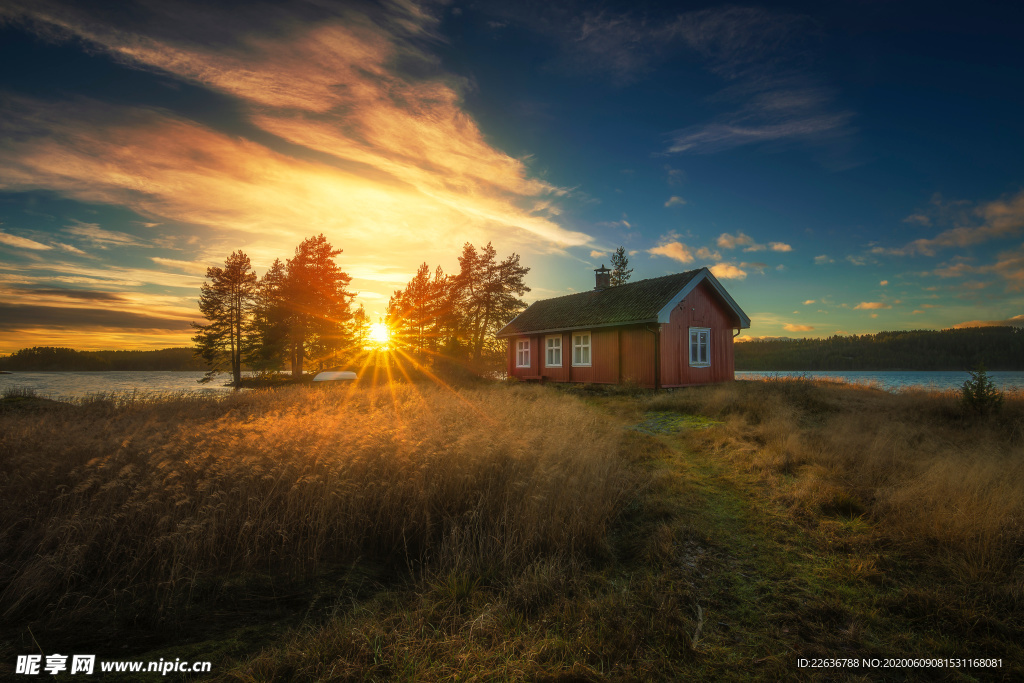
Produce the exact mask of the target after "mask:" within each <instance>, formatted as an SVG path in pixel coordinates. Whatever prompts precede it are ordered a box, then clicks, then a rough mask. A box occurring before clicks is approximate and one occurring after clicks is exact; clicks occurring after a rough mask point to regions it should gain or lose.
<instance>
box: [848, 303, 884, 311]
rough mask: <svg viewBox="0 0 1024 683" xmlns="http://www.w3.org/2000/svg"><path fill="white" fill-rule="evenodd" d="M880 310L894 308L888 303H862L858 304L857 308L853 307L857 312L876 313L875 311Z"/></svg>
mask: <svg viewBox="0 0 1024 683" xmlns="http://www.w3.org/2000/svg"><path fill="white" fill-rule="evenodd" d="M880 308H886V309H888V308H892V306H890V305H889V304H887V303H883V302H881V301H861V302H860V303H859V304H857V305H856V306H854V307H853V310H855V311H874V310H878V309H880Z"/></svg>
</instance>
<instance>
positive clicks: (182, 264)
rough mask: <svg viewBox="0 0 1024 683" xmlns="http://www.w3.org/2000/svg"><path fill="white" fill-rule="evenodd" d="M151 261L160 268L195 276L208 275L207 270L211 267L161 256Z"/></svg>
mask: <svg viewBox="0 0 1024 683" xmlns="http://www.w3.org/2000/svg"><path fill="white" fill-rule="evenodd" d="M150 260H152V261H153V263H155V264H157V265H159V266H166V267H168V268H173V269H174V270H180V271H183V272H186V273H194V274H195V275H206V270H207V268H209V266H208V265H207V264H205V263H201V262H198V261H179V260H177V259H170V258H162V257H160V256H152V257H150Z"/></svg>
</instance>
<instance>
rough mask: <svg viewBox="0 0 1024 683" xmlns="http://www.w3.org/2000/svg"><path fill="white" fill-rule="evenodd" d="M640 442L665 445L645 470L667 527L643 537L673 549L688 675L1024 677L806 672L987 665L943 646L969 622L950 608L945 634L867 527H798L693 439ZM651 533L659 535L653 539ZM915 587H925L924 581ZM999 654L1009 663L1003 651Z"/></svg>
mask: <svg viewBox="0 0 1024 683" xmlns="http://www.w3.org/2000/svg"><path fill="white" fill-rule="evenodd" d="M712 428H713V427H712ZM643 438H649V439H653V440H654V441H656V443H657V445H658V447H657V448H656V449H652V450H653V451H655V452H656V453H657V455H656V456H655V457H653V458H652V459H651V460H650V462H649V464H648V466H649V467H652V468H653V470H654V475H655V481H656V482H657V483H656V485H655V487H654V488H653V489H652V490H651V491H650V492H649V493H648V501H647V505H648V507H649V509H650V510H651V514H652V516H653V517H658V518H660V519H661V521H659V522H654V521H653V519H648V520H647V524H646V526H647V527H648V530H647V531H646V533H651V534H653V535H655V536H658V535H660V536H661V537H662V538H663V539H664V541H663V543H664V544H666V545H667V544H668V543H671V550H669V548H668V547H665V548H664V549H663V552H664V553H665V554H668V553H669V552H671V555H672V561H673V562H675V563H676V564H677V566H678V569H679V571H680V574H681V575H682V576H683V577H685V579H684V580H685V581H687V582H688V583H689V595H690V596H691V598H692V599H693V600H694V603H695V604H694V609H693V611H694V615H693V621H694V627H693V633H692V634H691V636H692V641H693V648H694V650H695V653H696V655H697V656H696V657H695V659H694V661H693V662H692V664H690V665H689V666H687V668H686V673H687V674H688V675H692V676H695V677H699V678H705V679H708V680H711V679H716V680H721V679H733V680H784V679H793V678H797V679H807V680H818V679H821V680H837V679H838V680H934V679H941V680H963V681H973V680H1012V679H1013V678H1014V677H1015V676H1016V675H1017V674H1016V673H1015V671H1019V665H1018V664H1017V663H1016V662H1014V661H1012V660H1007V661H1006V666H1004V668H1002V669H1000V670H977V669H975V670H972V671H961V670H957V669H952V668H943V669H937V668H935V669H926V668H917V669H902V668H895V669H885V668H881V667H878V668H864V667H848V668H846V669H844V670H837V669H828V670H825V669H817V670H814V669H809V668H804V669H800V668H798V665H797V662H798V659H800V658H804V659H808V660H813V659H814V658H854V659H856V660H857V661H858V663H861V662H862V661H863V659H864V658H867V659H879V660H883V661H884V660H885V659H886V658H887V657H888V658H908V657H911V658H912V657H918V658H921V657H929V658H932V657H968V656H971V657H976V656H986V655H985V654H981V653H978V652H977V650H975V651H973V652H972V653H970V654H968V653H965V652H963V650H962V648H961V647H958V646H957V644H956V641H955V640H954V639H953V638H951V637H947V636H946V635H944V633H945V632H949V631H951V630H952V631H953V632H954V633H956V632H957V631H958V630H960V629H962V627H963V626H964V624H963V623H955V622H958V621H960V622H962V621H963V620H965V619H969V618H970V614H969V610H967V611H966V613H961V614H953V612H955V611H956V610H955V608H952V607H953V606H950V607H951V608H952V609H950V610H949V611H950V612H951V613H950V614H949V615H947V616H948V617H949V619H948V620H947V623H943V622H942V620H941V618H940V617H939V615H937V614H929V613H927V611H926V610H922V609H921V608H922V607H923V605H920V604H916V601H915V599H914V598H915V596H917V597H921V596H923V595H926V594H927V588H923V589H922V588H920V587H917V586H914V587H909V588H908V586H907V585H906V580H907V579H908V577H909V576H910V574H911V570H910V568H909V567H907V566H906V565H905V563H906V560H905V559H904V558H901V557H900V556H899V555H898V554H897V553H896V552H895V550H893V549H891V548H889V549H885V548H881V547H879V544H878V543H877V542H876V541H877V539H876V537H875V534H874V533H873V529H872V528H871V527H870V525H869V524H868V523H867V522H866V521H864V520H862V519H861V518H859V517H842V516H832V517H828V516H824V515H823V516H822V517H820V518H817V519H814V520H810V521H808V520H799V521H798V519H797V518H796V517H795V516H794V514H793V513H792V512H791V511H789V510H787V509H786V508H785V507H783V506H782V505H780V504H779V503H777V502H774V501H772V500H771V499H770V497H769V495H768V492H767V491H766V489H765V487H764V485H763V484H762V483H761V482H760V481H759V480H758V479H757V477H756V475H754V474H750V473H747V472H743V471H742V470H740V469H738V468H737V467H736V466H734V465H733V464H732V463H731V462H729V461H728V460H726V459H723V458H722V457H715V456H710V455H708V454H704V453H701V452H699V451H697V450H695V449H692V448H690V447H688V445H687V440H686V438H685V436H684V435H681V434H652V435H649V436H646V437H643ZM651 524H656V525H660V527H661V528H660V529H656V530H653V531H652V530H651V529H650V525H651ZM641 526H645V525H643V524H641ZM638 532H640V531H639V529H638ZM917 580H918V581H919V582H920V583H922V584H923V583H927V581H928V579H927V577H926V576H921V577H917ZM698 606H699V609H698ZM924 607H926V606H924ZM934 607H941V605H940V604H936V605H934ZM948 622H954V623H948ZM975 626H976V627H978V626H979V624H975ZM980 628H981V630H984V628H985V627H984V626H983V625H982V626H981V627H980ZM996 630H997V631H998V630H999V629H998V628H997V629H996ZM960 635H962V634H960ZM975 635H980V634H975ZM997 635H998V634H997ZM982 637H984V636H982ZM961 642H962V641H961ZM994 644H995V646H996V647H1000V646H1003V647H1002V649H1003V650H1004V651H1005V649H1006V648H1005V642H1003V643H999V642H998V641H997V642H996V643H994ZM1006 654H1008V655H1011V653H1009V652H1007V653H1006ZM989 656H994V655H989Z"/></svg>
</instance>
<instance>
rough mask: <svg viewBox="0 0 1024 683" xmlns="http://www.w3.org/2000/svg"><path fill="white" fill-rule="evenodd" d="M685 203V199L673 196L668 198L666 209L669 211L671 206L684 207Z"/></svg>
mask: <svg viewBox="0 0 1024 683" xmlns="http://www.w3.org/2000/svg"><path fill="white" fill-rule="evenodd" d="M685 203H686V200H685V199H683V198H682V197H677V196H675V195H673V196H671V197H669V198H668V201H667V202H665V208H666V209H667V208H669V207H670V206H682V205H683V204H685Z"/></svg>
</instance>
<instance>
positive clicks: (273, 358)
mask: <svg viewBox="0 0 1024 683" xmlns="http://www.w3.org/2000/svg"><path fill="white" fill-rule="evenodd" d="M341 253H342V251H341V250H340V249H336V248H334V247H333V246H331V244H330V243H328V242H327V240H326V239H325V238H324V236H323V235H318V236H317V237H310V238H308V239H306V240H304V241H303V242H302V243H301V244H300V245H299V246H298V247H296V249H295V256H294V257H293V258H290V259H288V260H287V261H285V262H282V261H281V260H280V259H277V260H275V261H274V263H273V265H272V266H271V267H270V269H269V270H268V271H267V272H266V273H265V274H264V275H263V277H262V278H257V276H256V274H255V272H253V270H252V264H251V263H250V260H249V257H248V256H247V255H246V254H245V253H243V252H241V251H236V252H234V253H232V254H231V256H229V257H228V258H227V260H226V261H225V264H224V267H223V268H220V267H213V268H209V269H208V270H207V273H206V277H207V279H208V282H206V283H204V284H203V286H202V291H201V294H200V298H199V310H200V311H201V312H202V313H203V315H204V316H205V317H206V320H207V322H206V324H195V323H194V324H193V325H194V327H195V328H196V335H195V337H193V341H195V342H196V349H197V350H196V353H197V355H199V356H200V357H201V358H202V359H203V360H204V361H205V362H206V364H207V367H208V368H209V371H210V375H211V376H212V374H213V373H215V372H219V371H222V370H223V371H228V372H230V373H231V374H232V376H233V379H234V382H235V384H236V385H237V384H239V383H240V380H241V370H242V368H243V367H246V366H247V367H249V368H251V369H253V370H256V371H258V372H263V373H273V372H277V371H281V370H284V369H286V368H287V369H290V370H291V373H292V376H299V375H302V373H303V371H304V368H305V366H306V362H307V361H309V362H310V363H315V364H316V365H317V366H318V367H319V368H323V367H344V366H347V365H353V364H355V363H358V362H359V357H360V356H361V355H364V354H365V346H366V343H367V338H368V335H369V328H370V320H369V317H368V316H367V314H366V312H365V311H364V310H363V307H362V306H360V307H359V308H357V309H355V310H353V308H352V299H353V297H354V296H355V294H353V293H352V292H350V291H349V290H348V285H349V282H350V281H351V278H350V276H349V275H348V274H347V273H345V272H343V271H342V270H341V269H340V267H339V266H338V264H337V263H336V261H335V258H336V257H337V256H338V255H339V254H341ZM529 270H530V269H529V268H526V267H523V266H521V265H520V264H519V256H518V255H517V254H512V255H511V256H509V257H507V258H505V259H504V260H500V261H499V260H498V257H497V252H496V251H495V250H494V248H493V247H492V246H491V244H490V243H488V244H487V246H485V247H482V248H480V249H479V250H478V249H477V248H476V247H474V246H473V245H472V244H469V243H467V244H466V245H465V246H464V247H463V249H462V254H461V255H460V256H459V273H457V274H455V275H447V274H445V273H444V272H443V271H442V270H441V268H440V267H438V268H437V269H435V270H434V271H431V269H430V266H429V265H427V264H426V263H424V264H423V265H422V266H420V268H419V271H418V272H417V274H416V277H414V278H413V279H412V280H411V281H410V282H409V284H408V285H407V286H406V288H405V289H402V290H398V291H397V292H395V294H394V296H392V297H391V300H390V301H389V303H388V312H387V321H386V323H387V325H388V328H389V329H390V330H391V341H392V344H391V345H392V346H393V347H397V351H398V352H400V353H408V352H412V353H418V354H419V355H420V356H421V358H423V359H424V360H426V361H427V362H430V359H431V358H437V357H444V358H448V359H452V360H455V361H458V362H464V363H470V364H473V365H486V364H487V363H488V362H490V361H492V360H493V359H494V358H495V354H496V352H497V351H498V346H497V344H495V340H494V336H493V335H494V333H495V332H496V331H497V330H498V329H500V328H501V326H503V325H504V324H505V323H506V322H507V321H508V320H510V319H511V318H513V317H514V316H515V315H516V314H518V313H519V312H520V311H521V310H522V309H523V308H525V306H526V304H525V303H524V302H523V301H522V299H520V298H519V297H521V296H522V295H523V294H525V293H526V292H528V291H530V290H529V287H527V286H526V285H525V284H524V283H523V277H524V276H525V275H526V274H527V273H528V272H529Z"/></svg>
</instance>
